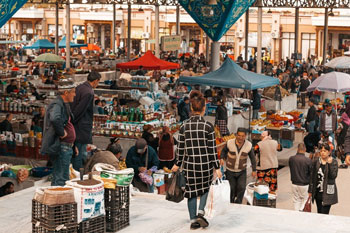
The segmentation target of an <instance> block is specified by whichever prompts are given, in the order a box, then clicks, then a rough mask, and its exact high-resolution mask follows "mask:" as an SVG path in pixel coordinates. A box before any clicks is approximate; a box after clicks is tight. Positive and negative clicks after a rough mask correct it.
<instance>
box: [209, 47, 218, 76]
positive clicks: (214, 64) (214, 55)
mask: <svg viewBox="0 0 350 233" xmlns="http://www.w3.org/2000/svg"><path fill="white" fill-rule="evenodd" d="M219 67H220V43H219V42H217V41H213V42H212V43H211V65H210V71H215V70H217V69H219Z"/></svg>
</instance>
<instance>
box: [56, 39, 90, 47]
mask: <svg viewBox="0 0 350 233" xmlns="http://www.w3.org/2000/svg"><path fill="white" fill-rule="evenodd" d="M86 46H87V44H76V43H73V42H70V47H71V48H80V47H86ZM58 47H59V48H65V47H66V37H65V36H64V37H63V38H62V40H61V41H60V42H59V43H58Z"/></svg>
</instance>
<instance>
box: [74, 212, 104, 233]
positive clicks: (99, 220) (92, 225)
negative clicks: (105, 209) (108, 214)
mask: <svg viewBox="0 0 350 233" xmlns="http://www.w3.org/2000/svg"><path fill="white" fill-rule="evenodd" d="M78 232H79V233H105V232H106V223H105V216H104V215H101V216H98V217H94V218H90V219H89V220H85V221H83V222H81V223H80V224H79V231H78Z"/></svg>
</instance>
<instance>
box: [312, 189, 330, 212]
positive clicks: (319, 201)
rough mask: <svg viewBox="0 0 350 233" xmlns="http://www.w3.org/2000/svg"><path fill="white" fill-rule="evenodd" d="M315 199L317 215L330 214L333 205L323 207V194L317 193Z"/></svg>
mask: <svg viewBox="0 0 350 233" xmlns="http://www.w3.org/2000/svg"><path fill="white" fill-rule="evenodd" d="M315 199H316V206H317V213H319V214H329V211H330V210H331V205H322V193H320V192H317V193H316V198H315Z"/></svg>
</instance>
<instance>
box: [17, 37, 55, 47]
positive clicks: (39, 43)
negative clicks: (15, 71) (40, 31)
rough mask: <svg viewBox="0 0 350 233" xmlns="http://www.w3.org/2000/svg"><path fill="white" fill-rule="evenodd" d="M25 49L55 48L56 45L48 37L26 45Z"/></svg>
mask: <svg viewBox="0 0 350 233" xmlns="http://www.w3.org/2000/svg"><path fill="white" fill-rule="evenodd" d="M23 48H24V49H55V45H54V44H52V43H51V42H50V41H49V40H47V39H40V40H37V41H35V43H34V44H32V45H31V46H24V47H23Z"/></svg>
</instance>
